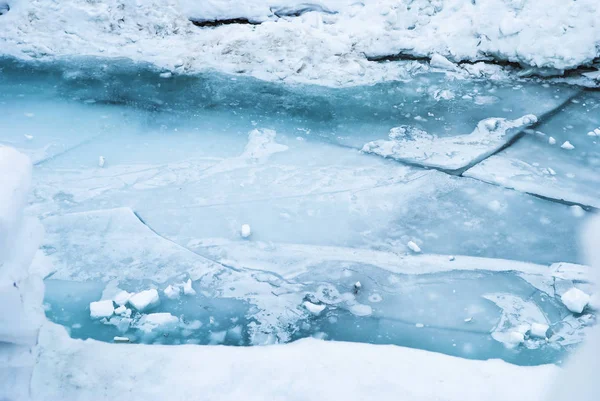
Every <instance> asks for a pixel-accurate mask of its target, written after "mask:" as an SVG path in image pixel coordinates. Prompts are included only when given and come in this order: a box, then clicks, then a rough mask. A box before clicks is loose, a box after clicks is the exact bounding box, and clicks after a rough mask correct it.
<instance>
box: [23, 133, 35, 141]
mask: <svg viewBox="0 0 600 401" xmlns="http://www.w3.org/2000/svg"><path fill="white" fill-rule="evenodd" d="M23 136H24V137H25V139H27V140H28V141H31V140H32V139H33V135H29V134H25V135H23Z"/></svg>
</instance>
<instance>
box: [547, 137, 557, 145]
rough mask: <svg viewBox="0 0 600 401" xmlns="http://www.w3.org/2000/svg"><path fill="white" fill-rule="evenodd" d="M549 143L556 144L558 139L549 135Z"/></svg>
mask: <svg viewBox="0 0 600 401" xmlns="http://www.w3.org/2000/svg"><path fill="white" fill-rule="evenodd" d="M548 143H549V144H550V145H556V139H554V138H553V137H549V138H548Z"/></svg>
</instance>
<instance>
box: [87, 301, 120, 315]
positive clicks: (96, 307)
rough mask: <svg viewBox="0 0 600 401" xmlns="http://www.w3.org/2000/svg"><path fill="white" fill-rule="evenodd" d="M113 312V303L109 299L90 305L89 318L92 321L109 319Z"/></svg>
mask: <svg viewBox="0 0 600 401" xmlns="http://www.w3.org/2000/svg"><path fill="white" fill-rule="evenodd" d="M114 311H115V309H114V307H113V302H112V301H111V300H110V299H109V300H105V301H98V302H91V303H90V317H91V318H92V319H101V318H103V317H111V316H112V315H113V313H114Z"/></svg>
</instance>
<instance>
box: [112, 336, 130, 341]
mask: <svg viewBox="0 0 600 401" xmlns="http://www.w3.org/2000/svg"><path fill="white" fill-rule="evenodd" d="M113 341H114V342H115V343H128V342H129V341H130V340H129V337H120V336H115V337H114V338H113Z"/></svg>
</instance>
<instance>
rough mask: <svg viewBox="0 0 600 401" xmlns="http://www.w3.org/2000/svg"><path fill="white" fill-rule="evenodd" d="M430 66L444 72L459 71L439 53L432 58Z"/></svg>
mask: <svg viewBox="0 0 600 401" xmlns="http://www.w3.org/2000/svg"><path fill="white" fill-rule="evenodd" d="M429 64H430V65H431V66H432V67H434V68H440V69H442V70H448V71H455V70H458V69H459V68H458V66H457V65H456V64H454V63H453V62H451V61H449V60H448V59H447V58H446V57H444V56H442V55H441V54H438V53H436V54H434V55H433V56H431V61H430V62H429Z"/></svg>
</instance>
